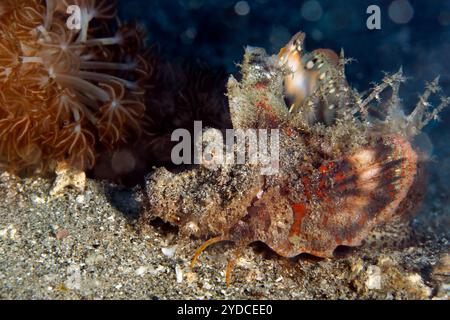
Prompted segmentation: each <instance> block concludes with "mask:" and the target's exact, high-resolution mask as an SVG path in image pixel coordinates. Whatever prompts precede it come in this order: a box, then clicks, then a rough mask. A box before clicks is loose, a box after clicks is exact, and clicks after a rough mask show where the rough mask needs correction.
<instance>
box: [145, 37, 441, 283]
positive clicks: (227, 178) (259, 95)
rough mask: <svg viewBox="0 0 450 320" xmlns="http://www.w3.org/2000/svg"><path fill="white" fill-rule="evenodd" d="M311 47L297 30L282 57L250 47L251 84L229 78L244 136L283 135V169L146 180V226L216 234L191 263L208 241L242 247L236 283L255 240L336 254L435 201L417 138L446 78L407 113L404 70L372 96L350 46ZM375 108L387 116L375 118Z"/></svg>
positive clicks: (245, 72)
mask: <svg viewBox="0 0 450 320" xmlns="http://www.w3.org/2000/svg"><path fill="white" fill-rule="evenodd" d="M303 40H304V34H303V33H298V34H297V35H295V36H294V38H293V39H292V40H291V41H290V42H289V44H288V45H286V46H285V47H284V48H283V49H282V50H281V51H280V54H279V55H278V56H268V55H267V54H266V52H265V50H264V49H261V48H254V47H247V48H246V52H245V55H244V62H243V64H242V66H241V68H242V69H241V73H242V79H240V80H239V81H238V80H236V79H235V78H234V77H233V76H230V78H229V81H228V94H227V96H228V99H229V107H230V114H231V119H232V123H233V128H234V129H242V130H247V129H250V128H253V129H265V130H268V129H278V132H279V157H278V161H275V162H274V163H271V166H273V168H274V169H276V170H275V171H274V174H271V175H267V174H264V173H263V172H262V171H261V165H259V164H254V163H250V162H246V163H245V164H228V163H227V164H224V165H218V166H214V167H213V168H212V167H211V166H208V165H205V164H200V165H199V166H195V167H190V168H188V169H187V170H184V171H182V172H170V171H168V170H167V169H165V168H158V169H156V170H155V172H154V173H152V174H151V175H150V176H149V177H148V178H147V180H146V189H145V192H146V196H147V197H146V199H147V200H146V205H145V210H144V212H143V215H142V217H143V219H144V220H143V221H144V222H145V221H146V220H151V219H154V218H155V217H159V218H161V219H162V220H164V221H166V222H169V223H172V224H174V225H177V226H178V227H179V230H180V234H181V237H183V238H185V239H190V238H189V236H195V237H199V238H203V239H209V240H206V241H205V242H204V243H203V245H201V246H200V247H199V248H198V250H197V251H196V252H195V254H194V256H193V259H192V262H191V267H194V265H195V263H196V261H197V259H198V257H199V255H200V254H201V253H202V252H203V251H204V250H205V249H206V248H207V247H208V246H210V245H212V244H214V243H217V242H220V241H232V242H234V243H235V245H236V249H235V251H234V254H233V256H232V257H231V259H230V260H229V263H228V266H227V272H226V283H227V284H229V283H230V281H231V280H230V275H231V270H232V269H233V266H234V264H235V262H236V260H237V258H238V256H239V254H240V252H241V251H242V250H243V248H245V247H246V246H247V245H248V244H249V243H252V242H255V241H261V242H264V243H265V244H267V245H268V246H269V247H270V248H271V249H272V250H274V251H275V252H277V253H278V254H280V255H281V256H283V257H293V256H296V255H299V254H301V253H309V254H312V255H315V256H318V257H327V258H332V257H333V254H334V251H335V249H336V248H337V247H338V246H340V245H346V246H359V245H361V244H362V242H363V241H364V240H367V239H369V238H370V237H371V236H372V234H373V232H374V231H377V230H378V229H379V228H382V227H387V226H394V225H395V224H396V223H397V221H398V220H405V221H408V220H407V218H408V217H410V216H411V213H412V212H413V211H414V209H415V208H417V204H418V203H420V200H421V196H422V195H423V194H424V192H423V190H422V189H421V187H422V186H423V185H424V184H423V183H422V182H423V180H422V179H421V177H423V173H422V172H423V170H422V169H423V167H424V166H425V161H426V160H427V159H426V157H422V156H421V153H420V152H419V151H418V150H417V149H415V148H414V147H413V143H412V140H413V138H414V137H415V136H416V135H417V134H419V133H420V131H421V129H422V128H423V127H424V126H425V125H426V124H427V123H429V122H430V121H431V120H433V119H435V118H436V117H437V114H438V113H439V112H440V111H441V110H442V109H443V108H444V107H446V106H447V105H448V104H449V102H450V99H448V98H442V100H441V102H440V103H439V105H437V106H436V107H435V108H433V107H432V103H431V102H432V100H431V99H433V95H432V94H435V93H436V92H437V91H438V90H439V86H438V81H437V79H435V80H434V81H433V82H431V83H429V84H427V86H426V90H425V92H424V93H423V94H422V95H421V96H420V99H419V102H418V103H417V105H416V107H415V109H414V110H413V112H412V113H410V114H409V115H405V113H404V112H403V110H402V109H403V108H402V105H401V104H400V103H399V101H400V100H399V97H398V88H399V86H400V84H401V83H402V82H403V81H405V78H404V77H403V75H402V71H401V70H400V71H398V72H397V73H394V74H392V75H386V76H385V77H384V79H383V80H382V82H381V83H380V84H379V85H376V86H375V87H374V88H373V90H372V91H371V92H369V93H368V94H367V96H362V95H361V94H359V93H358V92H357V91H356V90H355V89H352V88H351V87H350V86H349V85H348V83H347V82H346V80H345V72H344V71H345V70H344V65H345V58H344V56H343V52H342V51H341V54H340V56H339V57H338V58H337V57H336V55H335V54H334V53H332V52H331V51H329V50H326V49H320V50H315V51H313V52H311V53H308V52H306V51H305V50H304V48H303ZM336 61H337V62H336ZM286 66H288V67H289V68H290V70H286ZM382 92H383V93H385V94H386V98H385V99H384V101H383V102H382V104H381V103H380V101H379V99H377V97H378V96H379V95H380V94H381V93H382ZM389 93H390V95H389ZM286 98H287V99H286ZM286 100H289V101H288V104H287V103H286ZM333 105H334V106H335V107H332V106H333ZM381 106H383V108H381ZM370 109H378V110H380V112H386V115H385V116H382V117H373V116H372V115H371V114H369V112H368V111H369V110H370ZM328 110H331V111H332V110H335V112H331V111H330V112H329V111H328ZM205 130H213V129H205ZM208 136H209V137H212V136H213V135H204V137H208ZM203 143H209V142H208V140H204V141H203Z"/></svg>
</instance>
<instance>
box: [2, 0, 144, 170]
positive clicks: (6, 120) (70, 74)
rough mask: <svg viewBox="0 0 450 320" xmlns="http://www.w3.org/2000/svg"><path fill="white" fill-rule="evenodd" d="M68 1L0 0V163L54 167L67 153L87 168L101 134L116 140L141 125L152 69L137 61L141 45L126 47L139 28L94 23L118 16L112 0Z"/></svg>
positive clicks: (102, 137)
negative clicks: (78, 20)
mask: <svg viewBox="0 0 450 320" xmlns="http://www.w3.org/2000/svg"><path fill="white" fill-rule="evenodd" d="M68 2H69V1H55V0H46V1H44V0H2V5H1V7H0V8H1V10H0V14H1V21H0V91H1V94H0V98H1V99H0V139H1V141H2V142H1V144H0V165H1V166H2V167H10V168H12V169H14V170H16V169H19V170H20V169H29V168H32V169H37V168H38V169H51V167H52V166H54V163H55V162H56V161H62V160H64V161H69V162H70V163H71V164H72V165H73V166H76V167H79V168H81V169H86V168H89V167H91V166H92V165H93V164H94V162H95V146H96V144H97V143H98V142H100V143H102V144H105V145H106V146H107V147H109V148H114V147H115V146H117V144H118V143H119V142H122V141H126V140H127V139H128V138H131V137H132V136H133V135H134V136H136V135H138V134H139V133H140V126H141V119H142V118H143V113H144V109H145V105H144V98H143V95H142V94H141V92H140V91H142V90H141V89H140V88H139V86H138V83H141V82H142V81H143V80H144V79H145V78H146V77H147V76H148V74H147V72H145V70H142V69H139V67H138V65H142V64H143V63H142V58H140V57H139V52H140V47H138V48H137V50H135V51H133V52H135V53H134V54H131V57H130V53H129V52H128V51H127V50H128V47H127V48H126V49H122V48H121V46H122V45H123V46H126V45H127V41H134V42H133V43H135V42H136V41H135V39H136V38H137V37H139V36H140V33H139V32H138V31H137V30H136V27H132V26H123V25H119V26H118V29H119V32H117V33H116V34H115V35H110V34H108V32H107V31H105V30H103V29H101V28H100V29H99V28H97V29H95V30H94V29H93V28H91V27H90V22H91V21H93V20H95V19H101V20H107V19H112V18H115V15H116V9H115V6H114V5H113V4H111V3H110V1H107V0H101V1H95V0H76V1H70V3H68ZM72 4H76V5H79V6H80V9H81V11H82V13H84V17H83V19H82V26H81V30H80V31H79V32H75V31H71V30H68V29H67V28H66V21H65V19H67V14H66V8H67V6H68V5H72ZM133 36H134V38H133ZM139 43H140V42H139ZM130 61H131V62H130ZM143 65H144V66H145V63H144V64H143ZM111 88H113V89H112V90H111ZM117 93H120V94H119V96H120V97H119V98H118V97H117ZM113 101H115V102H114V103H112V102H113ZM106 106H109V107H106ZM24 119H27V121H25V120H24ZM19 129H20V130H21V131H20V132H22V133H23V135H21V134H19V132H18V130H19ZM19 137H20V138H21V139H19V140H18V138H19ZM25 137H26V138H25ZM133 140H135V139H133ZM27 144H29V146H28V147H27ZM30 152H31V153H33V155H34V156H31V155H30ZM30 164H31V165H30Z"/></svg>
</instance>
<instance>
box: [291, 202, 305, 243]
mask: <svg viewBox="0 0 450 320" xmlns="http://www.w3.org/2000/svg"><path fill="white" fill-rule="evenodd" d="M291 208H292V212H293V213H294V222H293V223H292V226H291V230H290V232H289V235H290V236H291V235H298V234H299V233H300V231H301V227H302V220H303V218H304V217H305V214H306V206H305V205H304V204H302V203H294V204H292V205H291Z"/></svg>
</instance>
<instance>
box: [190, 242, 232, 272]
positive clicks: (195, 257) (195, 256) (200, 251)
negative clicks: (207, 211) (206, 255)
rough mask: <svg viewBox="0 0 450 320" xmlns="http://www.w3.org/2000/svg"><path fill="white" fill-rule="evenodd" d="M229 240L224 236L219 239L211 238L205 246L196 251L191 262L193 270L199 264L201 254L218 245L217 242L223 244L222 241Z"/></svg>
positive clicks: (204, 243)
mask: <svg viewBox="0 0 450 320" xmlns="http://www.w3.org/2000/svg"><path fill="white" fill-rule="evenodd" d="M226 240H227V239H226V238H224V237H223V236H219V237H214V238H211V239H209V240H207V241H205V242H203V244H202V245H201V246H200V247H199V248H198V249H197V250H196V251H195V253H194V256H193V257H192V260H191V269H192V268H194V266H195V263H196V262H197V259H198V257H199V256H200V254H201V253H202V252H203V251H204V250H205V249H206V248H208V247H209V246H210V245H212V244H214V243H217V242H221V241H226Z"/></svg>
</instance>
